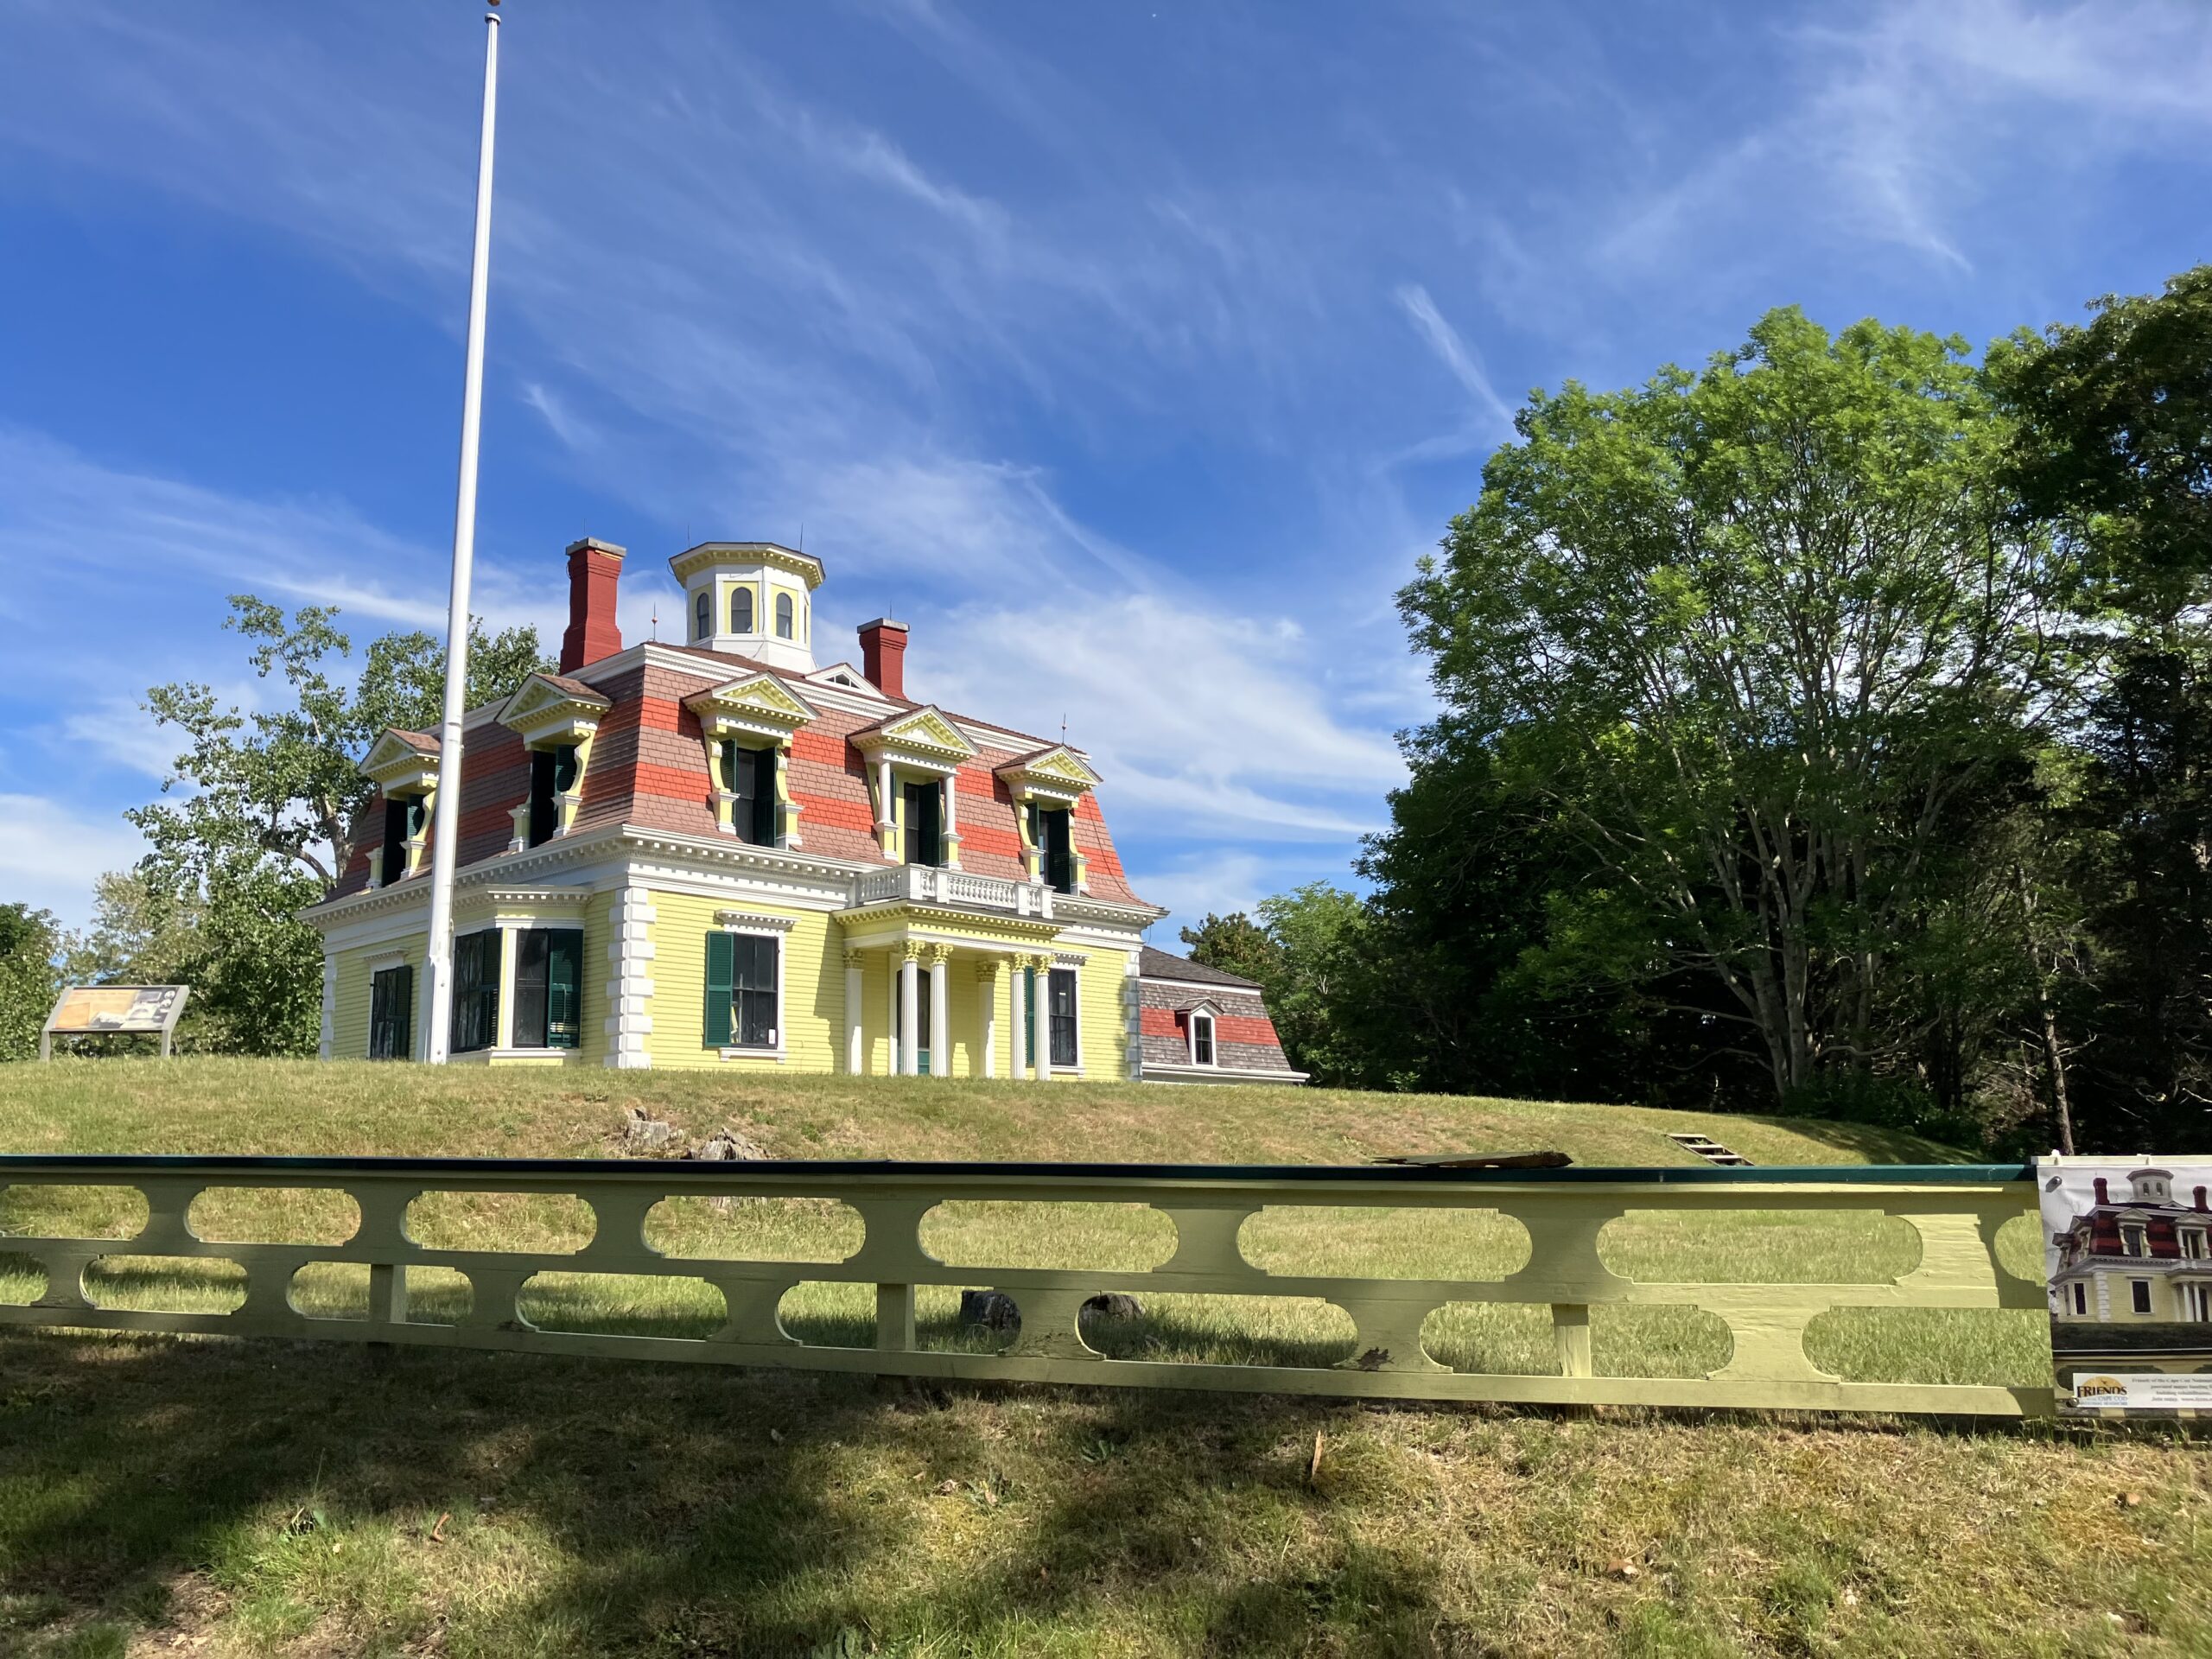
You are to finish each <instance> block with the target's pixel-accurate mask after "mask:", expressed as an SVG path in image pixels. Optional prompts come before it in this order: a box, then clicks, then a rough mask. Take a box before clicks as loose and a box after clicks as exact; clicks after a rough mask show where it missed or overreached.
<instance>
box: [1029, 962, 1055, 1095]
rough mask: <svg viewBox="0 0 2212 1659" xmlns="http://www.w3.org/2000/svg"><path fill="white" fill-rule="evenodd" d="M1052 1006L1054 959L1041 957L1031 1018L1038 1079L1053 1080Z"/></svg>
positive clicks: (1040, 1080) (1041, 1080)
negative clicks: (1035, 1032)
mask: <svg viewBox="0 0 2212 1659" xmlns="http://www.w3.org/2000/svg"><path fill="white" fill-rule="evenodd" d="M1051 1008H1052V958H1051V957H1039V959H1038V962H1037V995H1036V996H1035V997H1034V998H1033V999H1032V1000H1031V1007H1030V1009H1029V1018H1030V1020H1031V1022H1032V1023H1033V1025H1034V1026H1035V1027H1037V1081H1038V1082H1039V1083H1050V1082H1051V1081H1052V1020H1051V1019H1050V1018H1049V1017H1048V1016H1049V1014H1050V1010H1051Z"/></svg>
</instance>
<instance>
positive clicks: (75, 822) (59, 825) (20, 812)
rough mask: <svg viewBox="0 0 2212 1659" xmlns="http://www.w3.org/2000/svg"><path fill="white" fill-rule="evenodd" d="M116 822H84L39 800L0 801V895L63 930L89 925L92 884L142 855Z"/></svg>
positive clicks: (132, 832)
mask: <svg viewBox="0 0 2212 1659" xmlns="http://www.w3.org/2000/svg"><path fill="white" fill-rule="evenodd" d="M145 850H146V844H145V842H144V841H143V840H142V839H141V838H140V836H139V835H138V832H137V830H136V829H131V828H130V826H129V825H128V824H125V823H123V822H122V821H121V820H120V819H119V818H116V817H107V816H105V815H101V816H93V817H86V816H85V815H84V814H81V813H79V812H78V811H76V810H73V809H72V808H70V807H69V806H67V804H63V803H62V802H60V801H57V800H55V799H54V798H51V797H48V796H43V795H0V893H5V894H6V895H7V896H8V898H10V899H13V900H15V901H16V902H17V903H19V904H28V905H29V906H31V907H32V908H33V909H35V910H50V911H52V912H54V915H55V916H56V917H57V918H59V919H60V922H61V924H62V925H64V926H65V927H81V926H83V925H85V923H86V922H87V921H89V920H90V919H91V917H92V883H93V882H94V881H95V880H97V879H98V878H99V877H100V876H102V875H104V874H106V873H107V872H108V871H110V870H120V869H126V868H129V867H130V865H132V864H134V863H136V862H137V860H138V859H139V857H140V856H141V855H143V853H144V852H145Z"/></svg>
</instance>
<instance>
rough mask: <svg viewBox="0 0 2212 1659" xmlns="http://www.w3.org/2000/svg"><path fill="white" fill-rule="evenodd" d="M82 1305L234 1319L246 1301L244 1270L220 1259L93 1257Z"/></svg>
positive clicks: (206, 1257)
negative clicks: (226, 1316)
mask: <svg viewBox="0 0 2212 1659" xmlns="http://www.w3.org/2000/svg"><path fill="white" fill-rule="evenodd" d="M85 1300H86V1301H88V1302H90V1303H92V1306H94V1307H106V1308H117V1309H124V1308H128V1309H130V1310H133V1311H135V1312H137V1313H235V1312H237V1310H238V1307H239V1306H240V1305H241V1304H243V1303H244V1302H245V1268H243V1267H241V1266H240V1265H239V1264H238V1263H237V1262H232V1261H229V1260H227V1259H226V1258H224V1257H222V1256H218V1255H100V1256H95V1257H93V1258H92V1262H90V1263H89V1264H87V1265H86V1268H85Z"/></svg>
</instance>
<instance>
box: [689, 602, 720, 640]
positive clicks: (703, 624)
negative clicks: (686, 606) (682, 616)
mask: <svg viewBox="0 0 2212 1659" xmlns="http://www.w3.org/2000/svg"><path fill="white" fill-rule="evenodd" d="M691 620H692V622H693V624H694V631H693V635H692V637H693V638H694V639H706V638H707V637H708V636H709V635H710V634H712V633H713V632H714V631H715V602H714V601H713V600H712V599H710V598H709V597H708V596H707V595H706V594H700V595H699V598H698V601H697V602H696V604H694V605H693V606H692V607H691Z"/></svg>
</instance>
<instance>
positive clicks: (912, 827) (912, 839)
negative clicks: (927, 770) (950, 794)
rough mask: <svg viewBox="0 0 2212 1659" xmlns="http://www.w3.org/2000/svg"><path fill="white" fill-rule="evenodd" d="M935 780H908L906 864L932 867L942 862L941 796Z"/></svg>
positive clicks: (903, 788) (942, 806)
mask: <svg viewBox="0 0 2212 1659" xmlns="http://www.w3.org/2000/svg"><path fill="white" fill-rule="evenodd" d="M941 787H942V786H941V785H937V784H907V785H903V786H902V792H903V793H904V795H905V797H906V862H908V863H909V864H926V865H929V866H931V867H932V868H934V867H936V866H938V865H941V864H943V863H944V797H943V796H942V795H940V794H939V793H938V791H939V789H940V788H941Z"/></svg>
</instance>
